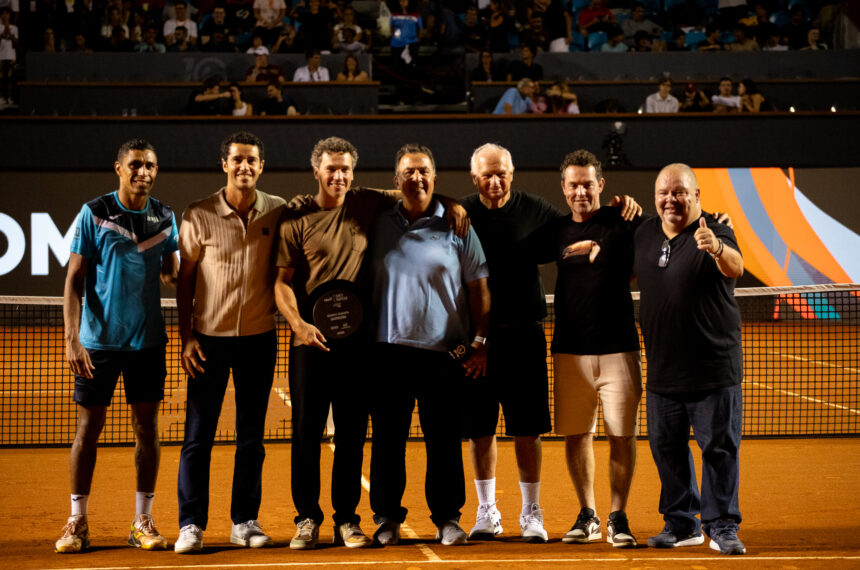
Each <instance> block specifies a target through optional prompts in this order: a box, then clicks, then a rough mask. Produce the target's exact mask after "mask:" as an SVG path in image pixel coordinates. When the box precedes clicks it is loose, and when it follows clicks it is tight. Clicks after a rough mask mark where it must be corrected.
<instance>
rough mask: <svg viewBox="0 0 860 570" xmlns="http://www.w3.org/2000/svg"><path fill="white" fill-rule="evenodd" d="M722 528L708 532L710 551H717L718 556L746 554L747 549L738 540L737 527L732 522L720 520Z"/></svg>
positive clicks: (730, 520)
mask: <svg viewBox="0 0 860 570" xmlns="http://www.w3.org/2000/svg"><path fill="white" fill-rule="evenodd" d="M720 523H723V526H719V527H716V528H711V529H710V530H708V536H710V537H711V542H710V544H709V545H708V546H710V547H711V550H719V551H720V554H746V552H747V547H746V546H744V543H743V542H741V540H740V539H739V538H738V525H737V523H736V522H735V521H734V520H732V519H728V520H721V521H720Z"/></svg>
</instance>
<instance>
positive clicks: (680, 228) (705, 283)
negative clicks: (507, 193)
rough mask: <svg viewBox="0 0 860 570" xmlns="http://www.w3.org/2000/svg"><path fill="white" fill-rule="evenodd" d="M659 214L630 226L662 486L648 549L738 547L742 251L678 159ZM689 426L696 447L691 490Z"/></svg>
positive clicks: (651, 436) (662, 183)
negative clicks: (659, 527) (660, 523)
mask: <svg viewBox="0 0 860 570" xmlns="http://www.w3.org/2000/svg"><path fill="white" fill-rule="evenodd" d="M654 201H655V205H656V207H657V214H658V217H657V218H654V219H651V220H647V221H646V222H644V223H642V224H641V225H640V226H639V228H638V229H637V231H636V234H635V237H634V242H635V258H634V266H633V267H634V272H635V273H636V275H637V277H638V278H639V286H640V290H641V307H640V315H639V319H640V324H641V326H642V333H643V336H644V338H645V352H646V356H647V359H648V381H647V384H646V389H647V390H648V398H647V402H648V404H647V412H648V413H647V415H648V440H649V443H650V445H651V454H652V456H653V457H654V462H655V463H656V465H657V471H658V473H659V475H660V482H661V484H662V489H661V492H660V513H661V514H662V515H663V519H664V521H665V527H664V529H663V531H662V532H661V533H659V534H658V535H656V536H653V537H651V538H649V539H648V545H649V546H651V547H656V548H674V547H678V546H695V545H699V544H702V543H703V542H704V536H703V535H702V530H704V531H705V532H706V533H707V534H708V536H709V537H710V539H711V540H710V543H709V544H710V548H711V549H713V550H717V551H719V552H721V553H723V554H744V553H745V552H746V548H745V547H744V544H743V543H742V542H741V541H740V540H739V539H738V536H737V531H738V525H739V524H740V522H741V514H740V507H739V505H738V479H739V469H738V449H739V446H740V440H741V416H742V413H741V412H742V402H741V380H742V377H743V355H742V353H741V317H740V311H739V310H738V306H737V303H736V302H735V298H734V288H735V281H736V279H737V278H738V277H740V276H741V275H742V274H743V269H744V266H743V258H742V257H741V254H740V251H738V246H737V241H736V240H735V235H734V232H733V231H732V230H731V228H729V227H728V226H725V225H722V224H718V223H716V220H714V218H713V217H712V216H710V215H709V214H703V213H702V207H701V203H700V201H699V186H698V183H697V181H696V175H695V174H694V173H693V171H692V169H691V168H690V167H689V166H687V165H685V164H670V165H669V166H667V167H665V168H664V169H663V170H661V171H660V174H659V175H658V176H657V182H656V184H655V188H654ZM690 427H692V428H693V433H694V436H695V438H696V443H698V445H699V448H700V449H701V450H702V488H701V493H700V492H699V489H698V485H697V483H696V474H695V472H694V468H693V458H692V455H691V453H690V448H689V433H690Z"/></svg>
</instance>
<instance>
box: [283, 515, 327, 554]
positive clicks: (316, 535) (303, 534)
mask: <svg viewBox="0 0 860 570" xmlns="http://www.w3.org/2000/svg"><path fill="white" fill-rule="evenodd" d="M319 539H320V525H318V524H317V523H315V522H314V520H313V519H304V520H301V521H299V522H298V523H296V534H295V535H293V538H292V540H290V548H292V549H293V550H310V549H312V548H316V545H317V542H319Z"/></svg>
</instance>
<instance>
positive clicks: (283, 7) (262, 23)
mask: <svg viewBox="0 0 860 570" xmlns="http://www.w3.org/2000/svg"><path fill="white" fill-rule="evenodd" d="M286 15H287V4H286V2H284V0H254V18H256V20H257V27H256V28H255V29H254V33H255V34H258V35H260V36H262V37H263V40H264V42H265V44H266V45H269V46H270V45H272V44H274V43H275V41H276V40H277V39H278V36H279V35H281V28H282V27H283V26H284V17H285V16H286Z"/></svg>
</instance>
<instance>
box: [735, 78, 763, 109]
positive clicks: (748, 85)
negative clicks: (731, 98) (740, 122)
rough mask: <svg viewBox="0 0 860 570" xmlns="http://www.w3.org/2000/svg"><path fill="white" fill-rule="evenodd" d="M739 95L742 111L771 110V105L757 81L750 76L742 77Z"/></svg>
mask: <svg viewBox="0 0 860 570" xmlns="http://www.w3.org/2000/svg"><path fill="white" fill-rule="evenodd" d="M738 95H740V97H741V111H742V112H747V113H758V112H760V111H770V110H771V105H770V103H768V101H767V100H766V99H765V98H764V95H762V94H761V92H760V91H759V90H758V86H757V85H756V84H755V81H753V80H752V79H749V78H744V79H741V82H740V83H739V84H738Z"/></svg>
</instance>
